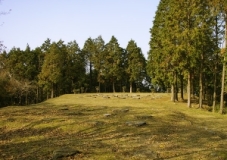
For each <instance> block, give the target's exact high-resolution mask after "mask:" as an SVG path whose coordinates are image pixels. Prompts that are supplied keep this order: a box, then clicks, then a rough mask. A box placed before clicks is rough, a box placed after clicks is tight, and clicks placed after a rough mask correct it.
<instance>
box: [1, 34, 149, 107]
mask: <svg viewBox="0 0 227 160" xmlns="http://www.w3.org/2000/svg"><path fill="white" fill-rule="evenodd" d="M0 61H1V64H0V69H1V72H0V77H1V79H0V80H1V81H0V88H1V89H0V91H1V92H0V103H1V106H5V105H28V104H32V103H38V102H41V101H43V100H46V99H48V98H54V97H57V96H60V95H63V94H70V93H88V92H126V91H129V92H135V91H149V81H150V80H149V77H148V76H147V74H146V60H145V58H144V55H143V53H142V51H141V48H140V47H138V46H137V44H136V42H135V41H133V40H130V41H129V42H128V45H127V48H126V49H124V48H121V47H120V45H119V44H118V40H117V39H116V38H115V37H114V36H112V37H111V39H110V41H109V42H108V43H107V44H105V42H104V40H103V39H102V37H101V36H99V37H97V38H95V39H92V38H88V39H87V40H86V42H85V43H84V47H83V49H80V48H79V46H78V44H77V42H76V41H71V42H69V43H68V44H65V43H64V41H62V40H59V41H58V42H51V40H50V39H47V40H46V41H45V42H44V43H43V44H42V45H41V46H40V47H37V48H35V49H34V50H31V49H30V47H29V45H27V47H26V49H25V50H21V49H20V48H12V49H11V50H10V51H9V52H8V53H7V52H6V51H3V52H2V54H1V55H0Z"/></svg>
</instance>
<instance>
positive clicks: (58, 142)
mask: <svg viewBox="0 0 227 160" xmlns="http://www.w3.org/2000/svg"><path fill="white" fill-rule="evenodd" d="M0 118H1V119H0V152H1V153H3V159H52V158H53V152H54V151H55V150H57V149H59V148H60V149H61V148H65V147H70V148H72V149H75V150H79V151H80V152H81V153H80V154H78V155H73V156H70V157H65V159H95V160H96V159H99V160H101V159H103V160H104V159H105V160H106V159H123V160H124V159H174V160H175V159H217V160H218V159H227V152H226V145H227V140H226V139H227V127H226V124H227V117H226V115H220V114H218V113H211V112H208V111H207V110H204V109H196V108H190V109H189V108H187V107H186V103H182V102H176V103H173V102H170V95H169V94H153V93H138V94H137V93H133V94H127V93H115V94H113V93H109V94H72V95H63V96H60V97H58V98H54V99H50V100H47V101H45V102H43V103H40V104H36V105H31V106H26V107H19V106H13V107H5V108H1V109H0ZM141 122H145V123H146V125H143V126H140V127H139V126H137V125H135V124H136V123H141Z"/></svg>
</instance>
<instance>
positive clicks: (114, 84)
mask: <svg viewBox="0 0 227 160" xmlns="http://www.w3.org/2000/svg"><path fill="white" fill-rule="evenodd" d="M113 93H115V84H114V81H113Z"/></svg>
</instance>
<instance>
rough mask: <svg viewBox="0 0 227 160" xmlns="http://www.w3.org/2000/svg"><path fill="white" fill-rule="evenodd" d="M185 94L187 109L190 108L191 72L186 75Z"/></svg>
mask: <svg viewBox="0 0 227 160" xmlns="http://www.w3.org/2000/svg"><path fill="white" fill-rule="evenodd" d="M187 93H188V104H187V105H188V107H189V108H191V72H189V73H188V87H187Z"/></svg>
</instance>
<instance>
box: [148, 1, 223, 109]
mask: <svg viewBox="0 0 227 160" xmlns="http://www.w3.org/2000/svg"><path fill="white" fill-rule="evenodd" d="M226 15H227V1H226V0H161V1H160V3H159V6H158V9H157V11H156V15H155V19H154V22H153V27H152V28H151V30H150V33H151V39H150V51H149V57H148V62H147V65H148V67H147V68H148V72H149V75H150V76H151V77H152V82H153V83H159V84H162V86H163V87H166V86H171V88H172V101H177V100H178V94H177V93H178V92H179V91H180V93H181V94H180V98H181V99H182V100H184V94H183V93H184V92H183V91H184V90H186V92H187V93H188V94H187V95H188V97H187V105H188V107H191V102H192V98H193V97H194V96H195V95H197V96H198V97H199V108H202V107H203V103H204V102H205V101H204V100H207V101H208V102H207V103H208V104H209V105H212V106H213V107H212V110H213V111H215V110H216V106H217V102H220V113H223V104H224V103H223V101H224V96H225V91H226V89H225V83H226V76H225V72H226V71H225V68H226V55H227V53H226V50H225V48H226V37H227V36H226V34H227V31H226V24H227V16H226Z"/></svg>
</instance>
